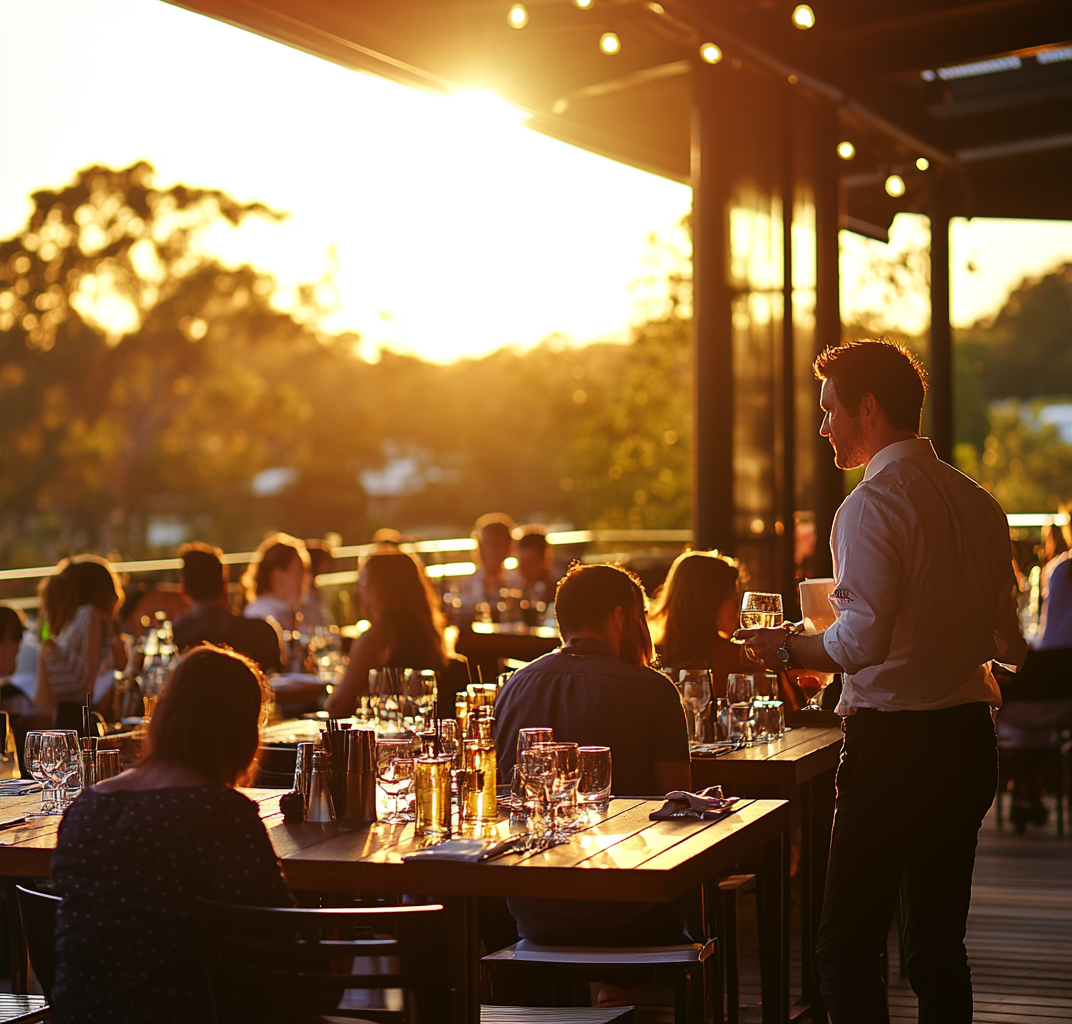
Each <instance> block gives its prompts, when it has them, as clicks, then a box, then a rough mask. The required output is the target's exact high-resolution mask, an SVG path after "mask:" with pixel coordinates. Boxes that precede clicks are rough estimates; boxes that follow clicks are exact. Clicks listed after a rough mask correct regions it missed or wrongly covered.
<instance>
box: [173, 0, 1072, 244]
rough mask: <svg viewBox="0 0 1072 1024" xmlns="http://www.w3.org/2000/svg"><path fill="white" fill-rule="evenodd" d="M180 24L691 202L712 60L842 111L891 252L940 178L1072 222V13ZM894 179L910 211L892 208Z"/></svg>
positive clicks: (658, 8) (761, 2)
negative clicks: (613, 48) (476, 91)
mask: <svg viewBox="0 0 1072 1024" xmlns="http://www.w3.org/2000/svg"><path fill="white" fill-rule="evenodd" d="M181 6H184V7H187V8H189V9H190V10H194V11H199V12H202V13H204V14H207V15H210V16H212V17H214V18H218V19H221V20H223V21H227V22H230V23H231V24H234V25H237V26H240V27H243V28H246V29H250V30H252V31H254V32H257V33H260V34H261V35H264V36H267V37H269V38H271V39H275V40H278V41H280V42H283V43H286V44H289V45H291V46H295V47H298V48H299V49H302V50H305V51H307V52H309V53H313V54H316V55H318V56H320V57H324V58H326V59H328V60H331V61H334V62H336V63H339V64H343V65H345V66H347V67H353V68H359V69H362V70H365V71H371V72H374V73H376V74H379V75H383V76H386V77H388V78H392V79H395V80H396V81H399V82H403V83H405V84H407V85H412V86H418V87H420V88H424V89H430V90H434V91H440V92H452V91H455V90H458V89H465V88H484V89H490V90H492V91H494V92H496V93H498V94H499V95H500V96H502V97H504V98H505V99H507V100H509V101H510V102H512V103H515V104H517V105H518V106H521V107H523V108H525V109H526V110H528V111H530V112H531V113H532V117H531V119H530V121H529V122H528V123H529V124H530V125H531V126H532V127H533V128H535V129H537V130H539V131H542V132H545V133H546V134H548V135H552V136H554V137H555V138H559V139H562V140H564V141H566V142H570V143H573V144H575V145H578V146H581V147H583V148H585V149H589V150H592V151H594V152H597V153H600V154H603V155H605V156H608V157H611V158H613V159H615V160H620V161H623V162H625V163H628V164H632V165H634V166H637V167H641V168H644V169H646V170H649V171H653V172H655V173H657V174H660V175H664V176H666V177H669V178H674V179H676V180H679V181H683V182H687V181H688V180H689V153H690V131H691V127H690V126H691V119H690V110H691V103H692V98H691V91H690V76H689V74H688V71H689V67H690V63H691V62H692V61H694V60H696V59H697V55H698V52H699V47H700V45H701V44H703V43H706V42H712V43H715V44H716V45H717V46H718V47H719V48H720V49H721V51H722V54H723V61H724V63H725V65H726V66H727V67H728V68H729V69H740V68H742V67H747V68H749V69H750V70H752V71H759V72H760V73H762V74H765V75H770V76H772V77H775V78H780V79H783V80H788V81H789V82H790V83H793V84H795V85H796V86H797V87H798V88H799V89H800V90H802V92H804V93H807V94H809V95H811V96H812V97H815V98H817V99H820V100H821V101H826V102H830V103H833V104H836V106H837V107H838V109H839V117H840V121H841V126H842V132H843V135H844V138H845V139H846V140H848V141H851V142H852V143H853V144H854V146H855V149H856V155H855V157H854V158H853V159H852V160H851V161H847V162H846V163H845V164H844V165H843V172H844V173H843V175H842V185H843V186H845V188H846V197H847V209H846V211H845V216H846V217H847V218H851V220H850V222H849V223H850V224H851V225H852V226H855V227H862V228H863V229H864V230H865V231H866V230H867V228H868V225H869V224H870V225H873V226H874V227H875V230H876V231H877V232H878V233H880V234H881V232H882V230H883V228H884V226H885V225H888V224H889V222H890V220H891V219H892V217H893V215H894V214H895V213H896V212H897V211H899V210H918V209H922V208H923V207H924V206H925V205H926V202H927V200H928V196H929V193H930V190H931V187H932V185H931V183H932V182H933V180H934V179H936V178H937V175H935V174H934V173H933V172H934V171H936V170H939V169H941V168H945V170H946V172H947V173H946V174H945V175H944V177H945V180H946V181H947V182H949V181H950V180H952V182H953V183H954V187H953V188H952V189H951V191H950V195H949V202H950V204H951V212H954V213H957V214H962V215H967V216H995V217H1043V218H1068V219H1072V188H1070V187H1069V182H1072V102H1070V101H1072V4H1069V3H1068V2H1067V0H974V2H971V0H901V2H900V3H874V2H869V3H861V2H860V0H814V11H815V21H816V24H815V26H814V27H813V28H811V29H809V30H806V31H802V30H800V29H798V28H796V27H795V25H794V24H793V21H792V17H791V14H792V11H793V2H792V0H720V2H719V3H718V4H715V3H712V2H710V0H662V3H646V2H640V0H592V2H591V3H590V5H589V7H588V8H587V9H581V8H579V7H578V6H576V3H575V2H573V0H527V2H526V3H525V11H526V14H527V24H526V25H525V26H524V27H523V28H521V29H516V28H513V27H511V25H510V24H509V23H508V12H509V10H510V6H511V5H510V3H509V2H506V0H491V2H489V0H391V2H388V3H375V2H368V0H364V2H357V3H355V2H352V0H346V2H344V0H182V3H181ZM605 32H613V33H616V34H617V36H618V38H619V40H620V44H621V49H620V52H619V53H617V54H615V55H613V56H608V55H606V54H604V53H603V52H601V50H600V46H599V41H600V37H601V36H602V34H603V33H605ZM919 157H925V158H926V159H927V160H928V161H929V162H930V164H931V167H930V168H929V169H928V170H926V171H921V170H919V169H917V167H916V160H917V159H918V158H919ZM950 172H951V173H950ZM889 174H899V175H901V177H902V178H903V179H904V180H905V182H906V185H907V188H906V191H905V194H904V196H902V197H900V198H897V199H894V198H891V197H889V196H887V195H886V193H885V190H884V187H883V183H884V182H885V179H886V177H887V175H889ZM928 174H929V175H930V178H929V179H928V177H927V175H928Z"/></svg>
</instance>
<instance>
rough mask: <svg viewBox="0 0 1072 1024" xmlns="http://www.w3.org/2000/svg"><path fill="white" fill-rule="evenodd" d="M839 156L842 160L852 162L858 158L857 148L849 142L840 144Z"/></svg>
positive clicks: (838, 148)
mask: <svg viewBox="0 0 1072 1024" xmlns="http://www.w3.org/2000/svg"><path fill="white" fill-rule="evenodd" d="M837 155H838V156H839V157H841V159H842V160H851V159H852V158H853V157H854V156H856V147H855V146H854V145H853V144H852V143H851V142H849V141H847V140H846V141H845V142H839V143H838V147H837Z"/></svg>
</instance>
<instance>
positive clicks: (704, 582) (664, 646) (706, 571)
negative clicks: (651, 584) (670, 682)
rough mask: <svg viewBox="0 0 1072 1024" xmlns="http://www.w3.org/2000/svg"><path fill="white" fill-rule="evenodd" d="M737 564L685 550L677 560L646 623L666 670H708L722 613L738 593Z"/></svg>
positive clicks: (715, 555) (712, 553) (708, 553)
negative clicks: (730, 599) (720, 611)
mask: <svg viewBox="0 0 1072 1024" xmlns="http://www.w3.org/2000/svg"><path fill="white" fill-rule="evenodd" d="M739 579H740V568H739V567H738V564H737V561H736V560H735V559H732V558H727V557H726V556H725V555H720V554H719V553H718V552H717V551H686V552H685V553H684V554H683V555H678V556H677V558H675V559H674V564H673V565H672V566H670V572H669V574H668V575H667V577H666V582H665V583H664V584H663V587H662V590H660V591H659V595H658V597H657V598H656V599H655V604H654V607H653V608H652V610H651V615H649V616H648V621H649V622H650V623H651V627H652V640H654V641H655V645H656V646H657V647H658V648H659V653H660V655H661V656H662V659H663V662H664V663H665V664H667V665H674V666H680V667H686V666H688V665H697V666H699V665H704V666H706V665H708V664H709V663H710V661H711V657H710V651H711V644H712V641H713V640H714V639H715V638H716V637H717V636H718V627H717V626H716V625H715V623H716V621H717V619H718V613H719V609H720V608H721V607H722V605H723V604H725V602H726V601H727V600H728V599H729V598H731V597H733V596H734V595H735V594H736V593H737V585H738V580H739Z"/></svg>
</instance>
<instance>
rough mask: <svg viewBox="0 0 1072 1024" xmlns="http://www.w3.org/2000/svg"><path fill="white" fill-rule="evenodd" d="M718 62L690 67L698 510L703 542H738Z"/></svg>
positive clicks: (726, 545)
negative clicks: (735, 519) (717, 87)
mask: <svg viewBox="0 0 1072 1024" xmlns="http://www.w3.org/2000/svg"><path fill="white" fill-rule="evenodd" d="M725 73H726V72H725V71H724V69H723V68H722V67H721V66H720V65H711V64H706V63H703V62H700V61H697V62H696V63H695V65H694V67H693V71H692V162H691V175H692V290H693V300H692V301H693V311H692V332H693V334H692V338H693V355H692V358H693V364H692V365H693V384H692V389H693V405H692V409H693V446H692V518H693V543H694V545H695V546H696V547H697V548H700V549H706V548H719V549H720V550H723V551H726V550H729V551H732V550H733V547H734V540H735V538H734V522H733V520H734V516H733V508H734V502H733V448H734V444H733V333H732V318H731V313H732V310H731V295H730V290H729V286H728V284H727V268H726V259H727V256H728V247H729V240H728V238H727V217H728V213H727V206H728V203H729V199H730V180H731V178H730V169H729V167H728V156H729V153H728V149H729V147H730V144H731V139H732V136H731V135H730V134H729V133H728V128H729V125H728V124H724V123H723V122H724V120H725V119H724V117H723V116H722V115H721V111H722V109H723V104H724V99H725V98H724V97H720V96H718V95H717V94H716V92H715V89H716V86H717V84H718V82H719V80H720V78H721V77H723V76H724V75H725Z"/></svg>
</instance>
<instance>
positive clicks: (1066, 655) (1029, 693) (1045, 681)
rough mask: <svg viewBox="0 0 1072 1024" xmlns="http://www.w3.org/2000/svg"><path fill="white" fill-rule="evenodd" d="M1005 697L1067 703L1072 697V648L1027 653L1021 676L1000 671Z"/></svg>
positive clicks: (999, 681)
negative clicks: (1066, 700) (1065, 701)
mask: <svg viewBox="0 0 1072 1024" xmlns="http://www.w3.org/2000/svg"><path fill="white" fill-rule="evenodd" d="M997 680H998V685H999V686H1000V687H1001V697H1002V700H1004V701H1005V702H1006V703H1008V702H1009V701H1019V700H1065V699H1066V698H1068V697H1072V647H1054V648H1051V649H1050V650H1045V651H1035V650H1031V651H1028V652H1027V660H1026V661H1025V662H1024V667H1023V668H1022V669H1020V671H1019V672H1017V673H1015V674H1014V673H1011V672H1004V671H999V672H997Z"/></svg>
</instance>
